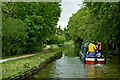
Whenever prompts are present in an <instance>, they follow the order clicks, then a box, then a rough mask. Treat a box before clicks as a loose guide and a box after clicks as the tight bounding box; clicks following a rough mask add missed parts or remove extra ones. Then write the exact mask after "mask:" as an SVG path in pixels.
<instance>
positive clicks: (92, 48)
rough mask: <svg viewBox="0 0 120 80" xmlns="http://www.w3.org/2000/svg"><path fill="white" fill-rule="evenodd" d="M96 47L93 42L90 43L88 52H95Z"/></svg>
mask: <svg viewBox="0 0 120 80" xmlns="http://www.w3.org/2000/svg"><path fill="white" fill-rule="evenodd" d="M95 50H96V47H95V45H94V44H93V42H90V44H89V46H88V52H95Z"/></svg>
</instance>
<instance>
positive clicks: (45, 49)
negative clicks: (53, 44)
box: [0, 45, 50, 63]
mask: <svg viewBox="0 0 120 80" xmlns="http://www.w3.org/2000/svg"><path fill="white" fill-rule="evenodd" d="M49 48H50V45H46V47H45V48H44V49H42V52H39V53H35V54H29V55H24V56H19V57H14V58H7V59H2V60H0V63H2V62H5V61H8V60H15V59H20V58H25V57H29V56H34V55H37V54H41V53H44V52H49V50H47V49H49Z"/></svg>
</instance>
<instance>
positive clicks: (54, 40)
mask: <svg viewBox="0 0 120 80" xmlns="http://www.w3.org/2000/svg"><path fill="white" fill-rule="evenodd" d="M47 42H48V43H50V44H63V43H64V42H65V37H64V35H58V34H55V35H52V36H51V37H50V39H49V40H48V41H47Z"/></svg>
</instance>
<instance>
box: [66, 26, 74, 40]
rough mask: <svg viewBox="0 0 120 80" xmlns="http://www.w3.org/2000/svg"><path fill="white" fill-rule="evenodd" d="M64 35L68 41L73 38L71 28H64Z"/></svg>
mask: <svg viewBox="0 0 120 80" xmlns="http://www.w3.org/2000/svg"><path fill="white" fill-rule="evenodd" d="M64 36H65V39H66V41H70V40H71V38H72V37H71V36H70V30H69V29H67V28H64Z"/></svg>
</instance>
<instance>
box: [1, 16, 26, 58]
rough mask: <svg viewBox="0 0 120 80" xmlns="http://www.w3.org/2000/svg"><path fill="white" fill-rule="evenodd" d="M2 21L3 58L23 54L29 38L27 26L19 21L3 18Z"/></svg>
mask: <svg viewBox="0 0 120 80" xmlns="http://www.w3.org/2000/svg"><path fill="white" fill-rule="evenodd" d="M2 21H3V22H2V25H3V28H2V52H3V53H2V56H8V55H16V54H20V53H23V52H24V51H25V49H26V39H27V38H28V36H27V33H26V32H25V30H26V28H27V26H26V25H25V24H24V23H23V22H22V21H21V20H18V19H12V18H4V17H3V19H2Z"/></svg>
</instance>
